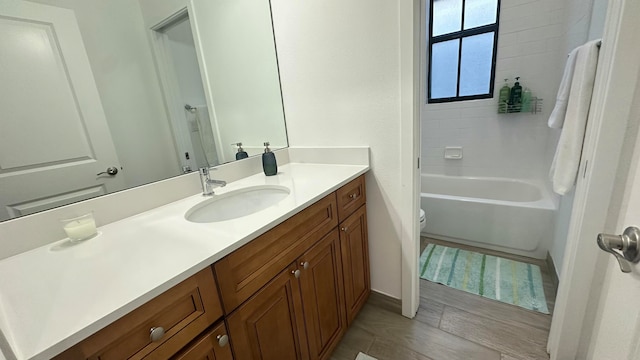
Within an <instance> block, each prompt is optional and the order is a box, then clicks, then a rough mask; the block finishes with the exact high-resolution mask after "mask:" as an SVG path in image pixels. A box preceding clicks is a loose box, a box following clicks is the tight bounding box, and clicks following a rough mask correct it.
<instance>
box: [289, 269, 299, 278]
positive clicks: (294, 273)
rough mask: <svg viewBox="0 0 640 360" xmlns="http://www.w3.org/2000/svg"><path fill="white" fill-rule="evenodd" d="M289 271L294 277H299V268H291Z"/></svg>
mask: <svg viewBox="0 0 640 360" xmlns="http://www.w3.org/2000/svg"><path fill="white" fill-rule="evenodd" d="M291 273H292V274H293V276H295V277H296V279H298V278H300V270H291Z"/></svg>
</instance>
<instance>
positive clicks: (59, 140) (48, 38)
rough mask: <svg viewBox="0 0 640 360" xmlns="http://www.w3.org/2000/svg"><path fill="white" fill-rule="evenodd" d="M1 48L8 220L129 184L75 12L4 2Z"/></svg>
mask: <svg viewBox="0 0 640 360" xmlns="http://www.w3.org/2000/svg"><path fill="white" fill-rule="evenodd" d="M0 54H2V55H1V56H0V58H1V65H2V66H0V83H1V84H2V86H1V87H0V114H2V117H3V119H2V121H1V122H0V220H6V219H9V218H12V217H18V216H21V215H26V214H30V213H34V212H37V211H41V210H46V209H49V208H52V207H55V206H61V205H65V204H69V203H72V202H75V201H79V200H84V199H88V198H91V197H94V196H98V195H101V194H105V193H108V192H112V191H116V190H120V189H122V188H123V187H124V182H123V180H122V179H121V177H120V176H118V175H109V174H105V175H100V176H98V175H96V174H97V173H99V172H102V171H105V170H106V169H107V168H108V167H112V166H115V167H117V168H120V165H119V161H118V158H117V155H116V151H115V148H114V145H113V141H112V139H111V135H110V132H109V128H108V126H107V123H106V118H105V114H104V111H103V108H102V105H101V102H100V97H99V95H98V91H97V88H96V85H95V82H94V78H93V74H92V72H91V68H90V66H89V61H88V59H87V55H86V52H85V48H84V46H83V43H82V38H81V35H80V31H79V29H78V25H77V23H76V19H75V16H74V14H73V12H72V11H70V10H65V9H61V8H54V7H50V6H45V5H39V4H34V3H29V2H26V1H17V2H15V4H14V5H12V6H3V7H2V8H1V9H0Z"/></svg>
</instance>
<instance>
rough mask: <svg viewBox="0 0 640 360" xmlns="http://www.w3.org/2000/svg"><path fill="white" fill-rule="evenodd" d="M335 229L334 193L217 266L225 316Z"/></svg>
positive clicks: (228, 256) (215, 266) (336, 221)
mask: <svg viewBox="0 0 640 360" xmlns="http://www.w3.org/2000/svg"><path fill="white" fill-rule="evenodd" d="M336 225H338V217H337V212H336V197H335V194H333V193H332V194H330V195H328V196H326V197H324V198H323V199H321V200H319V201H318V202H316V203H315V204H313V205H311V206H309V207H308V208H306V209H304V210H303V211H301V212H300V213H298V214H296V215H294V216H292V217H291V218H289V219H288V220H287V221H285V222H283V223H282V224H280V225H278V226H276V227H275V228H273V229H271V230H270V231H268V232H267V233H265V234H263V235H261V236H259V237H258V238H256V239H255V240H253V241H251V242H250V243H248V244H246V245H244V246H243V247H241V248H240V249H238V250H236V251H234V252H233V253H231V254H229V255H227V256H226V257H224V258H223V259H222V260H220V261H218V262H217V263H215V264H214V268H215V271H216V277H217V279H218V285H219V286H220V296H221V298H222V303H223V305H224V309H225V311H226V313H227V314H229V313H231V312H232V311H233V310H234V309H235V308H236V307H238V305H240V304H241V303H242V302H244V301H245V300H247V299H248V298H249V297H250V296H251V295H253V294H254V293H255V292H256V291H258V290H259V289H260V288H261V287H262V286H264V285H265V284H266V283H267V282H269V280H271V279H273V277H274V276H276V275H277V274H278V273H279V272H281V271H282V269H284V268H285V267H286V266H288V265H289V264H291V263H292V262H293V261H295V260H296V258H297V257H298V256H300V254H302V253H303V252H304V251H305V250H306V249H308V248H309V247H311V245H313V244H315V243H316V242H317V241H318V240H320V239H321V238H322V237H323V236H324V235H325V234H327V233H328V232H329V231H330V230H331V229H333V228H334V227H335V226H336Z"/></svg>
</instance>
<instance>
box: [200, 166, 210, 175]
mask: <svg viewBox="0 0 640 360" xmlns="http://www.w3.org/2000/svg"><path fill="white" fill-rule="evenodd" d="M200 175H202V176H207V175H209V168H208V167H201V168H200Z"/></svg>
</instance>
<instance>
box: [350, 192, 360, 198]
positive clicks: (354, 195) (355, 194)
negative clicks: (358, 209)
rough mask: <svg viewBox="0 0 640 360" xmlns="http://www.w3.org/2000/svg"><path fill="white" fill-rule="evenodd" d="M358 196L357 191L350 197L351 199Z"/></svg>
mask: <svg viewBox="0 0 640 360" xmlns="http://www.w3.org/2000/svg"><path fill="white" fill-rule="evenodd" d="M357 197H358V194H357V193H353V194H349V198H350V199H355V198H357Z"/></svg>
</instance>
